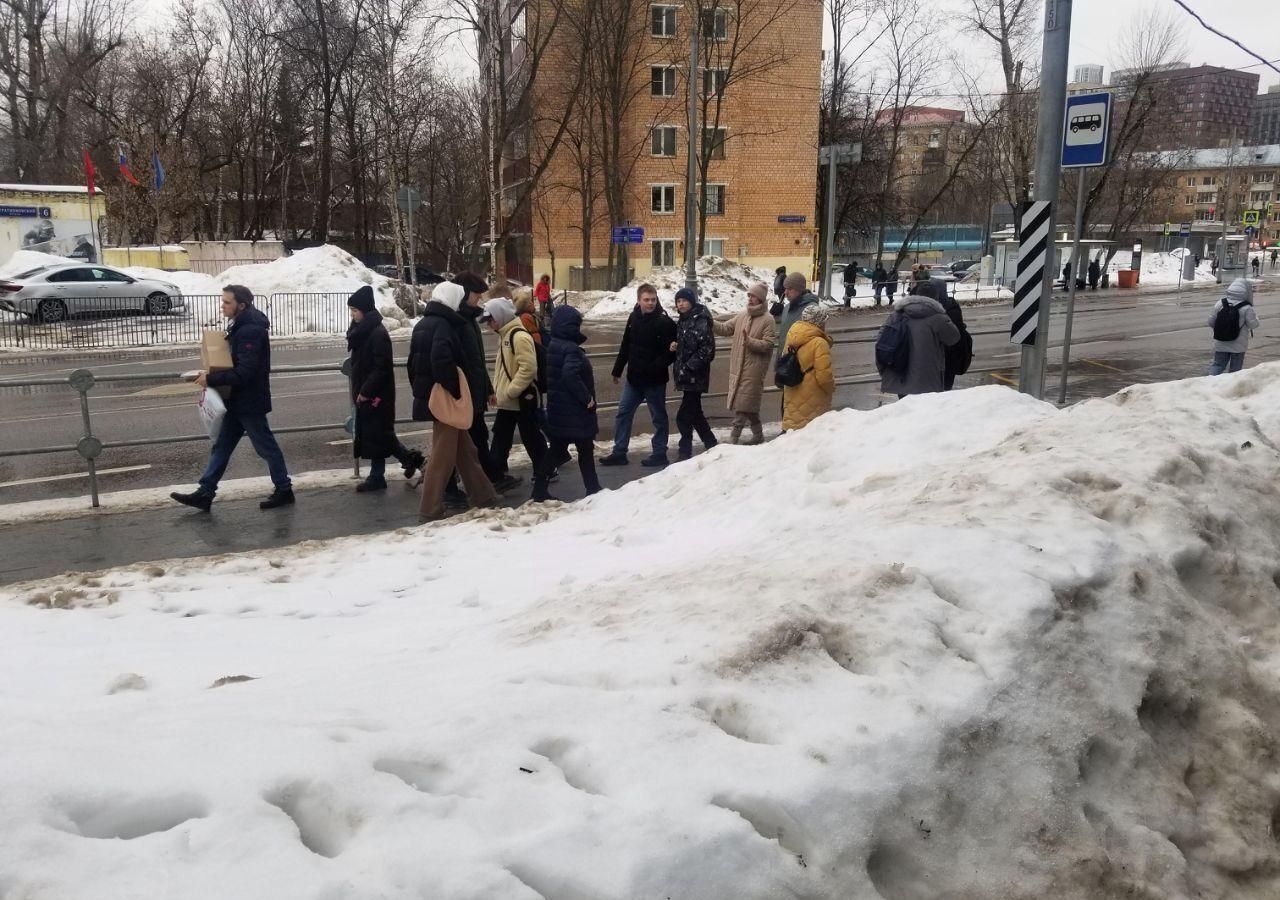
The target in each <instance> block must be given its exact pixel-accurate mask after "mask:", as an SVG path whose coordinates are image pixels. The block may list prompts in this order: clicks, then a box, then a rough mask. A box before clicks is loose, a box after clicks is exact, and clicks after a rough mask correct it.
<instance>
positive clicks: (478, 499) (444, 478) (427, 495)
mask: <svg viewBox="0 0 1280 900" xmlns="http://www.w3.org/2000/svg"><path fill="white" fill-rule="evenodd" d="M455 468H456V469H457V470H458V475H459V476H461V478H462V486H463V489H464V490H466V492H467V500H468V501H470V503H471V505H472V506H473V507H476V506H493V505H494V504H496V503H497V502H498V494H497V492H496V491H494V489H493V485H492V484H491V483H490V482H489V478H488V476H486V475H485V474H484V469H482V468H480V457H479V455H478V454H477V453H476V445H475V444H473V443H471V436H470V435H468V434H467V433H466V432H465V431H460V430H459V429H457V428H450V427H449V426H448V425H445V424H443V423H441V422H432V423H431V455H430V456H429V457H427V468H426V469H425V471H424V472H423V475H422V504H421V505H420V506H419V507H418V512H419V514H420V515H421V516H422V517H423V518H426V519H438V518H440V517H441V516H442V515H444V488H445V485H446V484H448V482H449V474H450V473H451V472H453V470H454V469H455Z"/></svg>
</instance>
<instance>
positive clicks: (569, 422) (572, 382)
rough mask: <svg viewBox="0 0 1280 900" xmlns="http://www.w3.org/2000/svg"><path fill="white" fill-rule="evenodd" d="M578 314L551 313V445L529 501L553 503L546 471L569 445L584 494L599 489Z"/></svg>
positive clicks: (590, 379)
mask: <svg viewBox="0 0 1280 900" xmlns="http://www.w3.org/2000/svg"><path fill="white" fill-rule="evenodd" d="M586 341H587V338H586V335H584V334H583V333H582V313H580V312H578V311H577V310H576V309H574V308H573V307H571V306H562V307H560V308H559V309H557V310H556V311H555V312H554V313H552V315H551V344H550V346H549V347H548V348H547V427H546V432H547V439H548V440H549V442H550V444H551V447H550V450H549V451H548V452H547V453H546V454H545V455H544V456H543V458H542V466H541V469H540V471H538V472H537V473H536V474H535V476H534V479H533V499H534V500H554V499H555V498H554V497H552V496H551V495H550V494H549V493H548V492H547V485H548V484H549V483H550V481H551V473H552V472H554V471H555V469H556V466H558V465H561V464H562V463H564V461H565V460H567V459H568V458H569V445H570V444H573V445H574V447H575V448H576V449H577V451H578V468H579V470H580V471H581V472H582V484H583V486H584V487H585V488H586V489H587V496H590V495H592V494H594V493H597V492H598V491H599V490H600V479H599V478H598V477H597V476H596V462H595V458H594V456H593V455H592V454H593V452H594V451H595V438H596V434H598V433H599V431H600V423H599V421H598V420H597V418H596V381H595V373H594V372H593V371H592V369H591V360H589V359H588V358H587V354H586V353H585V352H584V351H583V349H582V345H583V344H584V343H586Z"/></svg>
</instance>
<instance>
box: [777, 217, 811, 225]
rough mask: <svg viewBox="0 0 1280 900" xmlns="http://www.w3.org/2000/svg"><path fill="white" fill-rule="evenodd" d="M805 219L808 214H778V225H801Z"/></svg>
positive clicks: (807, 219) (806, 219)
mask: <svg viewBox="0 0 1280 900" xmlns="http://www.w3.org/2000/svg"><path fill="white" fill-rule="evenodd" d="M807 221H809V217H808V216H778V224H779V225H803V224H804V223H805V222H807Z"/></svg>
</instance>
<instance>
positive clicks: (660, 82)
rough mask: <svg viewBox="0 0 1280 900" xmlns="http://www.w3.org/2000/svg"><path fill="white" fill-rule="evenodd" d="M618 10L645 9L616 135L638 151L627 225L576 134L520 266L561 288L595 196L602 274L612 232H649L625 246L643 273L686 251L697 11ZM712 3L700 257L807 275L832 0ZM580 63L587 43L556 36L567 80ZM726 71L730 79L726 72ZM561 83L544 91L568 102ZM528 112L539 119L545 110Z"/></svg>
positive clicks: (707, 16)
mask: <svg viewBox="0 0 1280 900" xmlns="http://www.w3.org/2000/svg"><path fill="white" fill-rule="evenodd" d="M533 2H534V3H536V2H538V0H533ZM531 6H532V4H531ZM620 8H630V9H632V10H633V11H634V13H633V15H634V16H635V17H636V21H635V22H633V23H632V24H633V25H634V26H635V28H634V31H633V34H634V35H635V39H634V40H629V41H628V48H627V51H626V52H627V53H628V54H634V56H632V57H631V58H629V59H627V60H625V61H624V65H623V66H622V68H623V69H624V70H625V71H627V72H628V78H629V80H630V81H631V82H632V84H631V88H632V92H631V100H630V103H629V107H628V108H627V114H626V116H625V120H624V121H623V123H622V129H621V130H622V134H621V135H620V140H619V142H618V143H619V145H620V146H621V147H623V148H630V150H629V153H630V155H629V156H628V157H627V160H626V162H627V165H626V169H627V170H628V171H627V172H626V175H625V202H624V203H623V207H624V208H623V210H622V214H621V219H622V221H611V217H610V215H609V212H608V210H607V208H606V203H605V199H604V197H603V194H602V191H599V190H596V189H595V188H590V187H586V186H584V178H583V174H584V171H585V170H586V168H587V167H586V166H584V160H585V159H588V158H589V157H588V156H585V155H584V153H585V151H584V142H583V141H582V140H575V139H573V138H572V137H567V138H566V141H565V142H564V143H563V144H562V145H561V147H560V149H559V150H558V151H557V152H556V153H555V155H554V156H553V157H552V159H551V161H550V163H549V165H548V167H547V169H546V172H545V173H544V175H543V177H542V179H540V181H539V189H538V191H537V192H536V193H535V196H534V200H533V203H532V204H531V206H532V209H531V211H530V214H529V217H528V239H527V241H526V242H525V244H524V249H523V250H522V251H521V255H522V256H526V259H525V260H521V263H522V265H521V268H523V266H524V265H530V266H531V269H532V272H533V274H534V276H535V277H536V276H538V275H541V274H543V273H554V276H553V277H554V281H555V284H556V286H557V287H576V286H578V285H579V284H581V267H582V263H583V236H582V223H583V221H584V214H583V210H584V195H588V194H589V195H591V196H590V197H589V198H587V203H586V206H587V209H588V210H589V212H590V216H591V219H592V225H591V247H590V255H591V260H590V262H591V265H592V267H593V268H596V269H603V268H604V267H605V266H606V265H607V261H608V254H609V241H610V229H611V226H623V225H626V226H631V227H639V228H643V229H644V241H643V243H641V244H638V245H635V244H633V245H630V246H629V247H628V248H627V249H628V253H629V261H630V266H631V268H632V270H633V271H634V274H635V275H636V276H643V275H645V274H647V273H648V272H649V271H650V270H651V269H652V268H654V267H657V266H675V265H682V264H683V261H684V257H685V248H684V228H685V196H686V194H685V191H686V186H687V181H688V179H687V176H686V172H687V162H688V156H687V153H688V81H687V78H688V71H689V31H688V28H689V24H690V20H691V16H690V5H689V3H688V2H687V0H686V2H679V0H662V2H654V3H647V4H646V3H636V4H632V5H628V4H621V5H620ZM702 9H703V11H702V16H701V18H702V21H703V30H702V32H701V34H702V35H703V38H704V40H705V42H706V50H705V53H706V55H705V56H700V62H701V63H702V65H701V66H700V69H701V76H702V86H701V91H702V92H703V95H704V96H708V97H710V98H711V102H710V109H709V110H708V112H709V113H710V115H715V113H716V109H717V108H718V118H719V121H718V130H717V131H714V132H712V131H709V130H707V124H708V123H707V122H700V130H703V131H704V134H703V136H702V140H706V141H709V142H710V143H711V145H712V151H711V161H710V162H709V164H708V167H707V176H706V178H705V179H704V185H703V186H704V190H705V191H706V197H707V201H706V202H707V224H706V230H705V244H704V247H703V252H704V253H705V254H708V255H716V256H724V257H727V258H728V259H731V260H735V261H738V262H742V263H746V264H749V265H755V266H761V267H767V268H770V269H772V268H774V267H776V266H779V265H785V266H786V267H787V268H788V270H795V269H798V270H800V271H804V272H808V271H810V269H811V268H812V261H813V254H814V244H815V237H814V235H815V230H816V227H817V222H816V221H815V195H816V191H817V177H818V167H817V156H818V153H817V150H818V115H819V100H820V79H821V64H822V60H821V47H822V4H821V2H820V0H739V2H738V3H737V4H730V3H726V2H724V0H718V2H716V3H715V4H714V5H713V4H712V3H708V2H706V0H704V2H703V8H702ZM737 29H741V31H740V32H739V33H737V34H735V30H737ZM748 32H749V33H748ZM580 58H581V50H580V48H578V47H574V46H572V43H571V42H559V41H555V42H553V43H552V46H551V47H549V49H548V50H547V52H546V55H545V56H544V58H543V60H542V63H541V65H542V66H543V67H544V71H547V70H549V71H552V72H556V71H559V72H562V73H564V75H563V76H562V78H564V79H567V78H568V77H569V76H571V75H572V72H573V67H574V66H577V65H579V64H580V62H579V61H580ZM730 67H732V72H733V74H731V75H729V76H726V75H725V74H724V73H725V72H726V71H729V70H730ZM726 77H727V79H728V80H727V83H725V78H726ZM556 87H557V86H556V85H555V83H554V82H549V88H548V92H547V93H546V94H545V95H544V96H547V97H550V98H551V101H550V102H555V99H556V97H557V96H558V95H557V94H556ZM536 102H537V101H535V103H536ZM531 120H532V121H534V122H538V121H539V120H540V116H539V114H538V111H537V110H536V109H535V110H533V111H532V112H531ZM597 127H599V125H598V124H597ZM544 138H545V134H544V135H541V136H538V135H535V137H534V138H533V140H534V141H535V142H536V141H538V140H539V139H544ZM618 168H619V170H621V169H622V167H618ZM598 174H599V175H600V176H601V177H603V176H604V174H605V173H603V172H601V173H598ZM553 258H554V264H553ZM510 269H511V267H510V266H508V270H509V271H510ZM571 276H572V277H571ZM592 281H593V283H594V279H593V280H592Z"/></svg>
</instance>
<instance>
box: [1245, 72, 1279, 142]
mask: <svg viewBox="0 0 1280 900" xmlns="http://www.w3.org/2000/svg"><path fill="white" fill-rule="evenodd" d="M1249 143H1251V144H1280V84H1273V85H1271V87H1269V88H1267V92H1266V93H1265V94H1259V95H1258V96H1257V97H1255V98H1254V100H1253V128H1252V129H1251V132H1250V135H1249Z"/></svg>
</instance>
